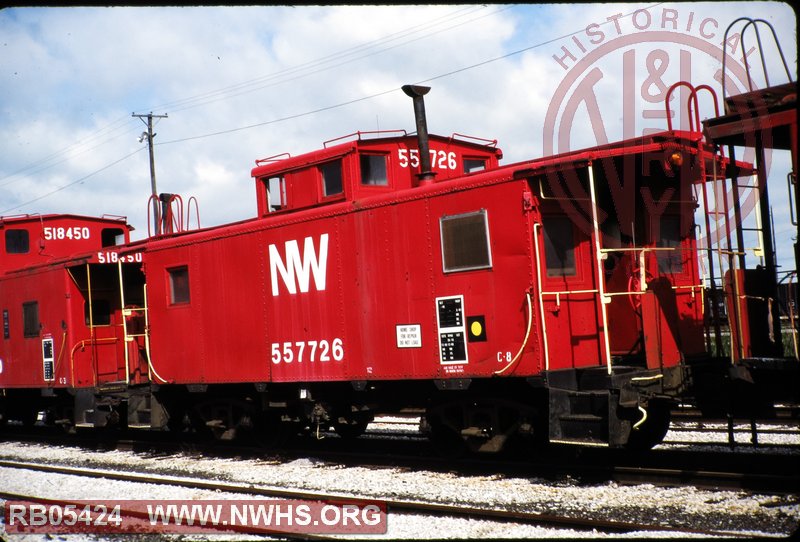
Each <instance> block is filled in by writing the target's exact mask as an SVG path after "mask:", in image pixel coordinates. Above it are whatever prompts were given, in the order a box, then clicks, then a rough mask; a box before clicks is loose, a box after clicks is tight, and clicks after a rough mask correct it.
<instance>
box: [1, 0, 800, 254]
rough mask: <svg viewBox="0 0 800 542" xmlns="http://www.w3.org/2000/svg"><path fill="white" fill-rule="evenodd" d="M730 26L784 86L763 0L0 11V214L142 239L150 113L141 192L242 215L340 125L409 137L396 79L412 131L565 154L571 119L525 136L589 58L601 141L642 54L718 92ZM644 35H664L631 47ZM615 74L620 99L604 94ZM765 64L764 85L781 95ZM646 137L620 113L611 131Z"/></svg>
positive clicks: (781, 29)
mask: <svg viewBox="0 0 800 542" xmlns="http://www.w3.org/2000/svg"><path fill="white" fill-rule="evenodd" d="M740 16H750V17H754V18H756V17H757V18H763V19H765V20H767V21H769V22H770V23H772V24H773V25H774V26H775V29H776V32H777V34H778V39H779V40H780V43H781V45H782V47H783V50H784V54H785V55H786V57H787V61H788V63H789V66H790V70H791V72H792V77H793V79H795V80H796V70H797V68H796V59H797V51H796V18H795V14H794V12H793V11H792V10H791V8H789V7H788V5H787V4H784V3H780V2H731V3H725V2H713V3H703V2H698V3H693V2H681V3H674V4H670V3H661V4H655V3H654V4H647V3H642V4H585V3H581V4H563V3H561V4H518V5H503V4H491V5H474V4H470V5H452V6H451V5H427V6H423V5H420V6H369V5H366V6H317V7H271V6H253V7H114V8H103V7H85V8H77V7H67V8H52V7H51V8H24V7H21V8H7V9H3V10H0V37H1V39H0V47H2V54H0V88H2V100H0V104H1V105H0V132H1V133H0V135H2V140H3V142H4V143H3V145H2V146H0V215H6V216H8V215H14V214H21V213H42V214H44V213H55V212H69V213H77V214H87V215H102V214H114V215H123V216H127V217H128V219H129V220H130V222H131V223H132V224H133V225H134V226H135V227H136V228H137V231H136V232H134V236H135V237H142V236H144V235H146V231H147V225H146V220H147V208H146V203H147V198H148V197H149V194H150V176H149V165H148V156H147V145H146V143H140V142H139V141H138V137H139V135H140V134H141V132H142V130H143V129H144V124H143V123H142V122H141V121H140V120H139V119H138V118H134V117H132V116H131V114H132V113H142V114H146V113H149V112H153V113H154V114H167V115H168V118H166V119H162V120H159V121H158V122H157V125H156V129H155V131H156V133H157V136H156V138H155V143H156V146H155V162H156V172H157V182H158V189H159V191H162V192H174V193H179V194H181V195H183V197H184V199H188V197H189V196H195V197H197V199H198V200H199V205H200V216H201V218H202V222H203V225H204V226H209V225H216V224H222V223H225V222H230V221H234V220H240V219H243V218H248V217H251V216H254V214H255V201H254V195H255V189H254V187H253V181H252V179H251V178H250V169H251V168H252V167H253V165H254V161H255V160H256V159H257V158H260V157H265V156H271V155H275V154H279V153H283V152H290V153H292V154H299V153H302V152H307V151H310V150H313V149H316V148H319V147H320V146H321V144H322V142H323V141H325V140H328V139H333V138H336V137H339V136H342V135H345V134H349V133H352V132H355V131H357V130H376V129H380V130H385V129H406V130H408V131H409V132H410V131H413V129H414V128H413V109H412V106H411V102H410V100H409V99H408V98H407V97H406V96H405V95H404V94H403V93H402V91H400V86H401V85H403V84H406V83H421V84H425V85H429V86H431V87H432V90H431V93H430V94H429V95H428V96H427V97H426V109H427V112H428V127H429V130H430V131H431V132H432V133H439V134H443V135H449V134H451V133H453V132H458V133H462V134H469V135H474V136H478V137H483V138H489V139H497V140H498V142H499V146H500V148H502V149H503V150H504V151H505V156H506V158H505V160H504V162H505V163H509V162H512V161H517V160H523V159H527V158H532V157H538V156H541V155H542V154H543V153H544V152H545V149H547V148H548V145H549V146H550V147H553V145H556V146H558V145H559V144H558V143H554V141H556V138H557V137H558V136H559V135H560V136H562V141H563V140H564V139H563V136H564V130H566V129H569V134H568V137H567V138H566V141H567V142H568V143H566V144H568V145H569V146H570V147H571V148H577V147H580V146H588V145H591V144H593V141H594V140H595V139H596V137H595V136H596V132H593V131H592V130H591V129H590V128H589V127H590V126H591V122H590V121H591V119H589V118H588V117H587V115H588V111H585V110H583V109H579V110H578V112H577V114H576V117H575V121H574V122H573V123H572V125H571V126H570V127H568V128H565V127H564V126H560V130H561V132H560V133H558V130H556V133H553V130H550V131H548V129H547V126H545V124H546V120H547V114H548V112H551V113H553V111H556V110H557V106H558V105H559V104H560V103H563V101H564V100H566V99H567V98H568V97H569V95H571V94H574V92H575V91H576V88H575V87H565V83H564V82H565V81H566V80H567V78H568V77H569V76H570V75H575V73H576V71H575V70H578V67H577V65H578V63H579V62H580V61H581V60H584V59H588V58H589V56H590V55H591V54H592V53H593V52H594V54H595V55H596V56H598V58H597V59H596V62H594V63H593V64H591V66H588V67H586V69H585V70H584V71H583V72H581V74H580V77H577V79H576V81H581V80H583V79H581V77H585V76H586V75H587V74H589V73H590V71H591V69H596V70H599V72H597V71H596V72H595V73H602V81H601V83H602V84H598V85H597V86H596V87H595V88H594V89H593V91H594V94H593V96H594V98H595V99H596V102H597V103H598V104H599V107H600V111H601V113H602V126H603V130H604V133H605V134H606V136H607V137H608V138H609V139H612V140H613V139H621V138H622V137H623V136H624V135H625V133H624V129H623V109H624V105H625V104H626V103H628V100H634V102H635V103H634V104H633V106H632V107H633V108H634V109H635V110H637V111H640V110H641V111H644V110H645V109H648V108H651V109H652V108H657V107H658V104H655V105H654V104H653V103H648V100H647V96H646V95H647V94H648V93H650V94H653V93H657V87H656V86H653V87H651V88H650V89H649V90H647V89H646V86H645V83H646V78H647V74H648V71H647V70H648V66H650V70H651V71H654V70H655V67H656V65H657V64H658V63H657V62H656V61H657V60H658V58H659V57H658V55H657V54H656V53H661V54H662V57H661V58H662V60H663V59H668V60H670V62H669V69H668V70H666V69H665V70H664V71H663V73H662V75H661V80H662V82H666V83H665V84H671V83H672V82H674V81H676V80H677V79H679V78H680V77H681V75H682V74H685V73H690V75H691V80H692V82H693V83H694V84H702V83H711V84H715V85H716V88H718V87H719V85H718V84H717V83H715V82H714V80H713V76H714V73H715V72H716V71H717V70H718V69H719V62H718V59H715V58H713V57H712V56H711V55H710V54H709V52H708V50H710V49H713V48H714V47H716V48H717V49H718V48H719V47H720V46H721V43H722V36H723V33H724V31H725V28H726V27H727V26H728V24H729V23H730V22H732V21H733V20H734V19H735V18H737V17H740ZM658 31H661V32H669V33H670V35H669V39H667V40H666V41H664V40H662V41H661V42H652V41H650V42H648V41H647V40H646V39H644V38H645V37H647V36H652V35H654V33H655V32H658ZM601 33H602V36H603V39H602V40H601V39H600V37H599V36H600V35H601ZM623 38H624V39H626V40H628V41H627V42H624V41H623ZM615 40H616V41H615ZM751 41H753V40H752V38H751ZM768 41H769V42H771V39H770V40H768ZM670 42H672V43H670ZM701 45H702V46H704V47H706V49H708V50H706V51H703V50H701V49H699V48H698V46H701ZM604 47H605V48H607V49H608V51H607V52H606V53H605V54H602V55H600V54H599V53H600V52H601V51H604V50H605V49H602V48H604ZM581 48H583V49H585V51H582V50H581ZM565 51H568V52H569V54H567V53H566V52H565ZM631 51H633V52H631ZM654 51H656V53H654ZM626 52H628V54H627V55H625V53H626ZM652 54H655V55H656V56H654V57H651V56H649V55H652ZM569 55H572V57H574V60H573V59H572V57H570V56H569ZM557 58H560V59H561V64H560V63H559V62H558V61H557V60H556V59H557ZM626 59H628V60H630V61H632V62H633V63H632V64H631V65H630V66H632V68H631V69H632V70H634V71H635V81H633V82H631V83H630V84H631V88H632V89H635V90H636V92H635V93H634V94H632V95H631V94H627V95H625V96H626V97H625V98H623V96H622V95H621V94H620V89H621V88H622V86H623V85H624V84H625V82H624V81H623V79H622V78H621V72H622V68H621V66H623V63H624V62H626ZM681 59H683V60H681ZM687 59H690V61H689V60H687ZM775 59H776V57H775V55H774V54H772V55H769V63H770V65H769V73H770V76H771V78H772V79H773V81H772V82H777V83H780V82H785V80H786V77H785V75H783V68H782V67H781V66H780V65H778V64H776V63H775ZM587 61H588V60H587ZM684 61H685V62H684ZM682 62H683V63H682ZM654 63H655V64H654ZM565 65H566V67H565ZM681 66H683V68H681ZM687 66H690V68H687ZM570 70H573V71H570ZM681 70H684V71H681ZM686 70H689V71H688V72H687V71H686ZM760 71H761V70H760V67H759V69H757V70H755V72H756V75H755V76H754V79H755V80H756V82H757V85H762V78H761V74H760ZM576 84H577V83H576ZM704 105H705V106H706V107H708V104H704ZM701 109H702V106H701ZM555 118H557V119H558V118H559V117H558V113H556V117H555ZM664 128H666V126H665V125H664V121H663V119H653V118H650V117H648V118H645V117H643V116H642V115H638V116H637V120H636V122H635V126H633V127H632V128H631V129H633V131H634V132H635V133H636V134H641V133H642V132H643V131H645V130H654V129H664ZM629 131H630V129H629ZM559 148H561V149H564V143H563V142H562V143H561V147H559ZM782 160H783V159H782V158H781V157H776V158H775V164H776V166H775V167H776V168H779V167H785V166H783V165H781V163H782V162H781V161H782ZM784 162H785V160H784ZM781 175H782V176H783V178H785V173H782V174H781ZM775 184H776V185H780V186H779V187H778V188H777V189H776V190H780V191H781V192H780V194H781V196H782V195H783V190H785V187H784V186H783V184H782V183H781V182H778V183H775ZM783 199H785V198H783V197H773V200H783ZM786 212H787V211H785V210H779V209H776V210H775V213H776V217H777V216H779V215H780V216H783V214H785V213H786ZM785 222H788V221H785ZM778 229H779V231H780V228H778ZM787 235H791V232H789V233H788V234H785V235H783V236H782V237H784V238H785V237H786V236H787Z"/></svg>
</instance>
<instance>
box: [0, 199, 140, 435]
mask: <svg viewBox="0 0 800 542" xmlns="http://www.w3.org/2000/svg"><path fill="white" fill-rule="evenodd" d="M132 229H133V228H132V227H131V226H129V225H128V224H127V222H126V220H125V219H124V218H122V217H102V218H94V217H84V216H73V215H44V216H38V215H25V216H17V217H7V218H3V219H0V230H2V231H3V240H4V243H3V245H2V247H1V252H0V256H1V257H0V309H2V314H3V337H2V340H0V421H2V422H5V421H6V420H7V419H9V418H17V419H21V420H22V421H26V422H33V421H35V419H36V415H37V413H38V412H40V411H43V410H49V411H50V414H51V415H52V416H51V419H69V420H70V423H71V420H72V414H73V410H74V407H75V402H74V399H73V395H76V396H78V397H79V399H81V397H82V396H85V400H83V399H81V401H82V403H85V404H86V405H89V406H87V407H86V408H87V409H89V410H92V409H93V406H91V404H92V403H93V399H92V398H93V391H94V390H95V389H97V388H98V387H102V386H104V385H107V384H109V383H114V384H115V385H117V386H118V387H122V388H123V389H124V393H125V394H127V392H128V384H131V383H136V382H141V381H142V380H143V378H142V376H141V368H139V367H135V368H134V367H133V364H134V361H132V360H130V359H128V355H127V354H128V353H129V352H128V351H129V345H128V343H127V342H126V341H125V336H124V331H123V327H124V326H123V324H122V322H123V321H124V317H123V316H122V308H123V305H124V302H123V301H122V294H123V292H122V291H121V290H120V286H119V284H120V282H121V277H122V275H123V274H124V275H125V280H126V282H128V283H132V281H131V277H132V276H133V275H132V274H131V271H130V270H129V269H127V268H126V269H125V270H123V268H122V263H123V259H120V258H118V254H117V251H118V247H119V245H124V244H126V243H129V242H130V231H131V230H132ZM128 265H133V266H134V267H137V268H138V267H140V264H138V263H136V262H135V261H134V259H132V260H131V262H128V263H126V266H128ZM138 275H139V279H138V285H139V288H138V290H139V291H138V292H135V293H131V292H128V294H129V295H131V296H133V297H135V298H139V299H141V297H142V295H143V287H144V279H143V277H142V275H141V271H140V270H139V271H138ZM126 362H127V363H128V365H129V367H128V370H126V365H125V364H126ZM135 363H138V360H137V361H136V362H135ZM146 374H147V369H146V366H145V369H144V375H145V378H144V380H146ZM137 375H138V376H137ZM126 399H127V397H126ZM107 413H108V411H107ZM91 421H92V423H93V424H94V420H91Z"/></svg>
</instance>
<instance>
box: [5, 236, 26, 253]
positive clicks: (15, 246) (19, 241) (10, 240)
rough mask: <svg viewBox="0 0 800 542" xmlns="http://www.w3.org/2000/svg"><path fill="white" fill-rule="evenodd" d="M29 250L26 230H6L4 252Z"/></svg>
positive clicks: (24, 251)
mask: <svg viewBox="0 0 800 542" xmlns="http://www.w3.org/2000/svg"><path fill="white" fill-rule="evenodd" d="M29 250H30V241H29V237H28V230H6V254H27V253H28V251H29Z"/></svg>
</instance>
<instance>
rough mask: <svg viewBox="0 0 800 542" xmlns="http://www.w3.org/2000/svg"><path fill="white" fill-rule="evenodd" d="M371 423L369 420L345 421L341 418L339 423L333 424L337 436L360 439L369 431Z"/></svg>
mask: <svg viewBox="0 0 800 542" xmlns="http://www.w3.org/2000/svg"><path fill="white" fill-rule="evenodd" d="M368 425H369V421H367V420H353V419H350V420H344V418H339V421H338V422H337V423H335V424H333V429H334V431H336V434H337V435H339V436H340V437H342V438H344V439H354V438H358V437H360V436H361V435H363V434H364V432H365V431H366V430H367V426H368Z"/></svg>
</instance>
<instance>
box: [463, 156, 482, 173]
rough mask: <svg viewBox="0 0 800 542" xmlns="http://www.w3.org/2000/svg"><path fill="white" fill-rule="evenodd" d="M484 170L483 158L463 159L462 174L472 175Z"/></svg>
mask: <svg viewBox="0 0 800 542" xmlns="http://www.w3.org/2000/svg"><path fill="white" fill-rule="evenodd" d="M484 169H486V159H485V158H464V173H474V172H476V171H483V170H484Z"/></svg>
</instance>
